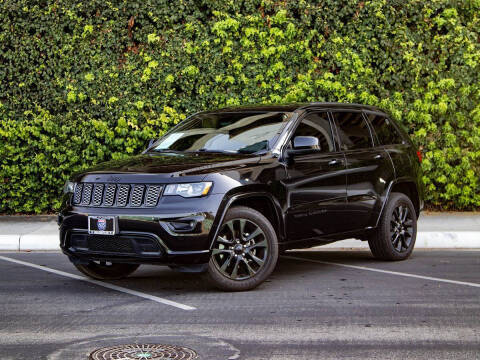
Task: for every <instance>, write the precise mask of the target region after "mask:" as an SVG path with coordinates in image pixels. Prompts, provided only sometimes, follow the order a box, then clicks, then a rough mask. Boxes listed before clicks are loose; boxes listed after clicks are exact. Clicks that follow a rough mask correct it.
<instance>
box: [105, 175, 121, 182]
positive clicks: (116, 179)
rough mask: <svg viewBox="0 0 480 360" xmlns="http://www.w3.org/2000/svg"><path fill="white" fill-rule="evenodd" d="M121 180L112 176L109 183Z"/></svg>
mask: <svg viewBox="0 0 480 360" xmlns="http://www.w3.org/2000/svg"><path fill="white" fill-rule="evenodd" d="M120 180H121V179H120V178H119V177H117V176H110V177H109V178H108V179H107V181H109V182H119V181H120Z"/></svg>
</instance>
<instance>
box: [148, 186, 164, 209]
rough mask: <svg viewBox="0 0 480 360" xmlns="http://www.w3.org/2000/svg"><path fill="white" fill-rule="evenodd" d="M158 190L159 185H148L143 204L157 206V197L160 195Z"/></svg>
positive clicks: (159, 189)
mask: <svg viewBox="0 0 480 360" xmlns="http://www.w3.org/2000/svg"><path fill="white" fill-rule="evenodd" d="M160 191H162V186H161V185H150V186H148V187H147V193H146V194H145V206H148V207H153V206H157V202H158V198H159V197H160Z"/></svg>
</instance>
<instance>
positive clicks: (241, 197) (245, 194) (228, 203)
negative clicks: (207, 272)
mask: <svg viewBox="0 0 480 360" xmlns="http://www.w3.org/2000/svg"><path fill="white" fill-rule="evenodd" d="M249 198H250V199H252V200H253V198H255V199H259V198H262V199H265V200H267V201H269V202H270V205H271V206H272V208H273V209H274V214H273V216H275V220H276V221H277V224H278V227H279V228H278V229H277V234H278V237H279V238H278V241H279V242H280V243H282V242H284V241H285V218H284V216H283V215H282V214H283V212H282V210H281V206H280V203H279V201H278V200H277V199H276V198H275V197H274V196H273V195H272V194H271V193H269V192H267V191H258V190H257V191H255V190H247V191H242V192H238V189H237V191H235V192H230V193H227V194H225V196H224V198H223V200H222V202H221V204H220V206H219V208H218V212H217V215H216V217H215V220H214V222H213V225H212V229H211V231H210V236H209V242H210V249H211V247H212V246H213V241H214V239H215V238H216V237H217V235H218V232H219V231H220V228H221V224H222V222H223V219H224V218H225V215H226V213H227V211H228V210H229V209H230V208H231V207H232V206H235V203H238V202H239V201H242V203H243V202H244V201H245V200H247V201H248V199H249Z"/></svg>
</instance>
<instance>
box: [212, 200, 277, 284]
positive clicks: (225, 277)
mask: <svg viewBox="0 0 480 360" xmlns="http://www.w3.org/2000/svg"><path fill="white" fill-rule="evenodd" d="M242 224H243V225H242ZM242 228H243V231H241V230H242ZM255 234H256V235H255ZM277 259H278V242H277V235H276V233H275V230H274V229H273V227H272V224H271V223H270V222H269V221H268V220H267V218H266V217H265V216H263V215H262V214H261V213H259V212H258V211H256V210H254V209H251V208H248V207H243V206H238V207H233V208H231V209H229V210H228V212H227V214H226V215H225V219H224V220H223V223H222V225H221V226H220V230H219V232H218V234H217V237H216V239H214V241H213V245H212V252H211V256H210V261H209V263H208V272H207V274H208V277H209V279H210V281H211V282H212V283H213V284H214V285H215V286H216V287H217V288H219V289H221V290H225V291H245V290H250V289H253V288H255V287H257V286H258V285H260V284H261V283H262V282H263V281H265V280H266V279H267V278H268V276H270V274H271V273H272V271H273V270H274V269H275V265H276V263H277ZM235 269H236V270H235Z"/></svg>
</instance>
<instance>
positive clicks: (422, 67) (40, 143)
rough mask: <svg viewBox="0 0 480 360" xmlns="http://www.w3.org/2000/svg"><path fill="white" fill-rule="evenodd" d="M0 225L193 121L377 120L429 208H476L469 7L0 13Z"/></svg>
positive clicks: (330, 3) (477, 66) (23, 4)
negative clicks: (417, 173)
mask: <svg viewBox="0 0 480 360" xmlns="http://www.w3.org/2000/svg"><path fill="white" fill-rule="evenodd" d="M0 9H1V15H2V21H1V23H0V46H1V47H0V120H1V126H0V137H1V138H0V161H1V169H0V186H1V189H0V190H1V191H0V213H20V212H21V213H42V212H52V211H55V209H56V208H58V206H59V193H60V192H61V188H62V185H63V183H64V182H65V180H66V179H68V177H69V176H70V174H71V173H72V172H75V171H78V170H81V169H84V168H86V167H88V166H90V165H92V164H95V163H98V162H101V161H105V160H109V159H119V158H122V157H126V156H130V155H133V154H137V153H139V152H140V151H141V150H142V149H143V148H144V147H145V144H146V142H147V140H148V139H150V138H153V137H158V136H159V135H161V134H162V133H163V132H164V131H165V130H167V129H168V128H169V127H170V126H172V125H173V124H175V123H177V122H178V121H180V120H181V119H183V118H185V117H186V116H187V115H188V114H191V113H193V112H196V111H199V110H204V109H211V108H218V107H223V106H229V105H240V104H249V103H281V102H297V101H298V102H303V101H341V102H358V103H364V104H370V105H377V106H380V107H382V108H385V109H386V110H388V111H390V112H391V113H392V115H393V116H394V117H395V118H396V119H397V120H399V121H400V122H401V123H403V125H404V126H405V128H407V129H408V131H409V132H410V134H411V135H412V137H413V138H414V140H415V141H416V142H417V143H418V144H419V145H420V146H421V147H422V149H423V152H424V161H423V168H424V171H425V176H424V179H423V180H424V182H425V185H426V189H427V194H426V200H427V203H428V204H429V206H431V207H441V208H443V209H475V208H478V206H479V205H480V192H479V190H480V179H479V175H480V166H479V165H480V164H479V157H480V75H479V74H480V31H479V29H480V0H462V1H446V0H432V1H423V0H421V1H420V0H409V1H404V0H388V1H387V0H371V1H366V0H363V1H358V0H343V1H341V0H336V1H334V0H324V1H310V0H297V1H271V0H235V1H234V0H196V1H194V0H176V1H168V0H159V1H153V0H144V1H132V0H128V1H127V0H124V1H108V0H101V1H100V0H89V1H84V2H77V1H71V0H55V1H53V0H36V1H35V0H0Z"/></svg>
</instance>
